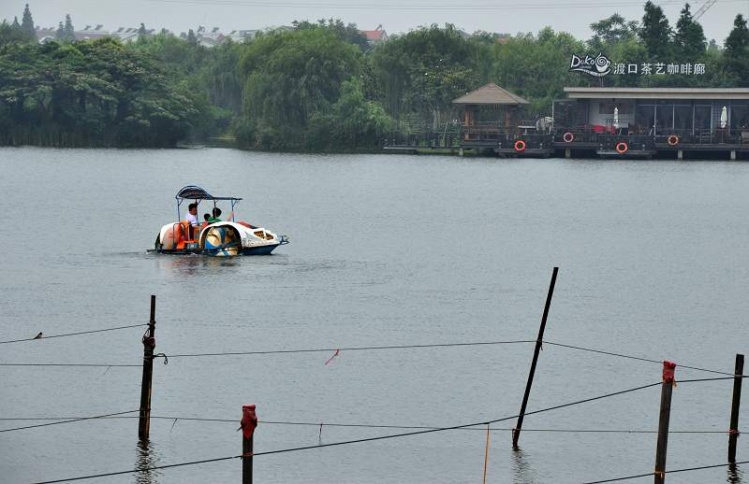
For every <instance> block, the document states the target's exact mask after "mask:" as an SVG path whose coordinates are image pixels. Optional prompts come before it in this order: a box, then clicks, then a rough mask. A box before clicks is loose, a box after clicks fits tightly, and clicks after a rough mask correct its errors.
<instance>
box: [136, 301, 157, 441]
mask: <svg viewBox="0 0 749 484" xmlns="http://www.w3.org/2000/svg"><path fill="white" fill-rule="evenodd" d="M142 342H143V378H142V380H141V383H140V419H139V421H138V438H139V439H140V440H148V435H149V432H150V430H151V385H152V383H153V350H154V349H155V348H156V296H154V295H152V296H151V319H150V320H149V321H148V329H147V330H146V333H145V334H144V335H143V339H142Z"/></svg>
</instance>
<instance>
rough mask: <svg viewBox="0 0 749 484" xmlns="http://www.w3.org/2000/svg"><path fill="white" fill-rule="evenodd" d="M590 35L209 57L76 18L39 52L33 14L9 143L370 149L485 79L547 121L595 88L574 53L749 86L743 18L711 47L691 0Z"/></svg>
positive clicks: (235, 50) (434, 123)
mask: <svg viewBox="0 0 749 484" xmlns="http://www.w3.org/2000/svg"><path fill="white" fill-rule="evenodd" d="M69 23H70V25H68V24H69ZM590 28H591V37H590V38H589V39H587V40H579V39H576V38H574V37H573V36H572V35H570V34H568V33H564V32H555V31H554V30H552V29H551V28H548V27H547V28H544V29H542V30H541V31H539V32H538V33H536V34H530V33H529V34H518V35H507V34H496V33H487V32H475V33H473V34H471V35H468V34H465V33H464V32H462V31H460V30H459V29H457V28H456V27H455V26H453V25H449V24H448V25H444V26H437V25H432V26H429V27H421V28H418V29H414V30H412V31H410V32H408V33H405V34H401V35H392V36H390V38H389V39H388V40H387V41H385V42H382V43H378V44H376V45H371V44H370V43H368V42H367V39H366V38H365V37H364V36H363V35H362V33H361V32H360V31H359V30H358V29H357V27H356V26H355V25H353V24H344V23H343V22H342V21H341V20H337V19H335V20H334V19H330V20H326V21H323V20H321V21H318V22H316V23H311V22H307V21H299V22H294V23H293V25H292V27H291V28H285V29H278V30H270V31H265V32H262V33H260V34H258V35H257V36H255V37H254V38H253V39H251V40H248V41H245V42H232V41H227V42H225V43H222V44H220V45H218V46H215V47H211V48H207V47H204V46H202V45H200V44H199V43H198V42H197V41H196V39H195V37H194V36H192V37H190V36H187V37H186V38H181V37H178V36H175V35H173V34H171V33H168V32H166V31H163V32H161V33H159V34H155V35H153V34H146V33H145V31H144V32H143V33H142V34H141V35H139V36H138V37H137V38H136V39H135V40H133V41H132V42H122V41H120V40H118V39H115V38H102V39H96V40H85V41H76V40H74V38H72V37H71V36H70V35H69V32H70V31H71V29H72V23H71V20H70V17H68V18H67V19H66V24H65V25H62V23H61V30H60V33H59V36H58V38H56V39H54V40H48V41H45V42H43V43H40V42H39V41H38V40H37V37H36V34H35V32H34V29H35V27H34V24H33V17H32V14H31V11H30V10H29V8H28V6H27V8H26V10H25V11H24V12H23V15H22V21H20V22H19V21H18V20H17V19H14V21H13V22H12V23H10V22H8V21H3V22H2V23H0V145H2V146H20V145H34V146H53V147H124V148H127V147H174V146H177V145H178V144H180V143H194V144H203V143H206V142H207V141H208V140H222V139H223V140H231V142H232V143H235V145H236V146H238V147H240V148H244V149H253V150H268V151H298V152H376V151H379V150H380V149H381V148H382V145H383V142H384V140H385V139H387V138H388V137H392V135H393V134H394V133H397V134H399V135H408V134H411V133H417V132H425V131H428V130H435V131H436V130H439V129H441V128H440V127H441V126H442V127H445V126H448V124H450V123H451V122H453V121H454V120H456V119H459V118H460V114H459V113H458V112H457V110H456V108H455V107H454V106H453V104H452V101H453V100H454V99H456V98H458V97H460V96H462V95H464V94H465V93H467V92H469V91H472V90H474V89H476V88H477V87H479V86H482V85H484V84H486V83H489V82H493V83H496V84H498V85H500V86H502V87H504V88H506V89H508V90H510V91H512V92H514V93H516V94H518V95H519V96H522V97H523V98H525V99H527V100H528V101H530V105H529V106H528V107H527V108H526V113H527V116H528V117H530V118H534V117H538V116H548V115H549V114H550V110H551V105H552V101H553V100H554V99H557V98H560V97H562V96H563V88H564V87H565V86H578V87H584V86H597V85H599V80H598V79H595V78H591V77H589V76H581V75H579V74H577V73H574V72H570V69H569V61H570V58H571V57H572V56H573V55H585V54H590V55H592V56H595V55H597V54H599V53H601V52H603V53H605V54H606V55H607V56H608V57H609V58H610V59H628V61H629V62H633V63H640V64H646V63H652V64H655V63H659V62H660V63H690V64H699V65H702V66H704V74H703V75H699V76H609V77H607V78H606V80H605V82H606V83H607V85H610V86H612V87H625V86H626V87H747V86H749V29H748V28H747V21H746V19H745V18H744V17H743V16H742V15H737V16H736V18H735V19H734V22H733V27H732V29H731V30H730V33H729V35H728V37H727V38H726V39H724V41H723V44H722V46H719V45H718V44H717V43H716V42H715V41H714V40H712V41H710V42H708V40H707V39H706V38H705V35H704V32H703V29H702V26H701V25H700V24H699V22H698V21H697V20H695V19H694V18H693V16H692V12H691V9H690V6H689V5H688V4H685V5H684V8H683V9H682V10H681V13H680V16H679V18H678V19H676V22H675V24H674V25H673V26H672V25H671V22H670V21H669V19H668V18H666V16H665V15H664V13H663V11H662V9H661V8H660V7H658V6H656V5H654V4H653V3H652V2H649V1H648V2H647V3H645V4H644V12H643V17H642V18H641V19H636V20H627V19H625V18H623V17H621V16H620V15H618V14H614V15H611V16H610V17H608V18H604V19H602V20H600V21H598V22H595V23H593V24H591V26H590ZM66 29H67V30H66ZM66 32H67V34H66Z"/></svg>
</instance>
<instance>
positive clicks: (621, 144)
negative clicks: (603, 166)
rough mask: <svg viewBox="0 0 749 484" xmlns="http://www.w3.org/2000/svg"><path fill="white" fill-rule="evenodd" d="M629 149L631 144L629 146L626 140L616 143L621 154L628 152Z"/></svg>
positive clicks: (617, 150)
mask: <svg viewBox="0 0 749 484" xmlns="http://www.w3.org/2000/svg"><path fill="white" fill-rule="evenodd" d="M628 149H629V146H627V143H625V142H624V141H620V142H618V143H617V144H616V152H617V153H619V154H620V155H623V154H624V153H626V152H627V150H628Z"/></svg>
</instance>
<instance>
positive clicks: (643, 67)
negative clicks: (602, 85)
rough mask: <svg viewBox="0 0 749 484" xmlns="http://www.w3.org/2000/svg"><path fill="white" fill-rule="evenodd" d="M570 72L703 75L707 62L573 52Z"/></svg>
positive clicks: (596, 74) (590, 74)
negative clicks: (616, 59) (628, 58)
mask: <svg viewBox="0 0 749 484" xmlns="http://www.w3.org/2000/svg"><path fill="white" fill-rule="evenodd" d="M570 72H579V73H582V74H586V75H589V76H593V77H605V76H608V75H609V74H611V75H615V76H625V75H635V76H673V75H684V76H702V75H705V64H697V63H691V62H684V63H678V62H642V63H637V62H630V63H625V62H611V60H610V59H609V58H608V57H606V56H605V55H603V54H602V53H599V54H598V55H597V56H595V57H593V56H590V55H585V56H579V55H577V54H572V59H570Z"/></svg>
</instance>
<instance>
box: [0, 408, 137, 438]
mask: <svg viewBox="0 0 749 484" xmlns="http://www.w3.org/2000/svg"><path fill="white" fill-rule="evenodd" d="M137 412H140V410H128V411H127V412H117V413H108V414H105V415H95V416H93V417H80V418H74V419H70V420H63V421H59V422H48V423H43V424H37V425H27V426H26V427H16V428H13V429H2V430H0V433H2V432H13V431H15V430H26V429H34V428H37V427H48V426H50V425H61V424H67V423H74V422H82V421H84V420H94V419H103V418H108V417H114V416H116V415H125V414H128V413H137Z"/></svg>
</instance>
